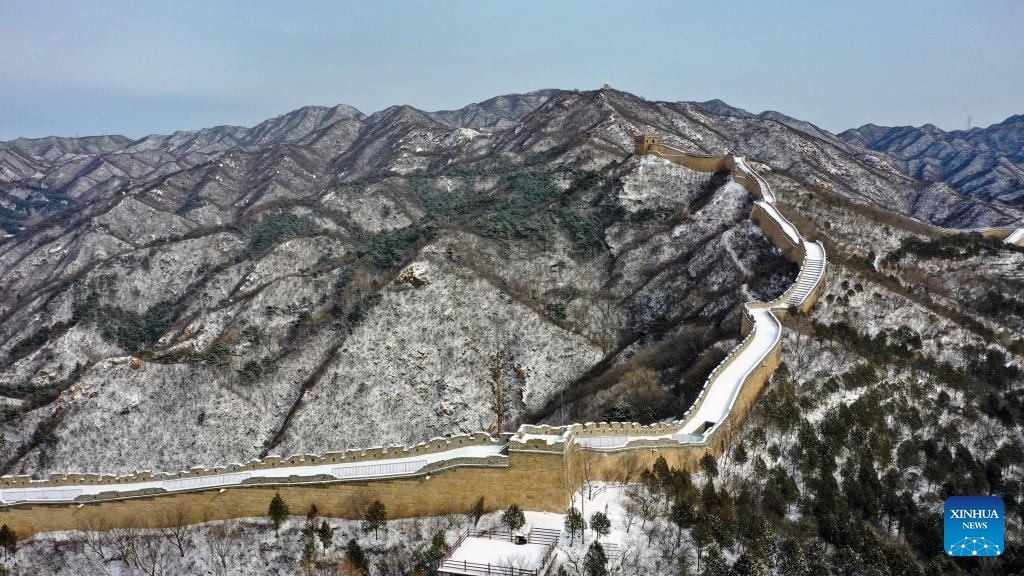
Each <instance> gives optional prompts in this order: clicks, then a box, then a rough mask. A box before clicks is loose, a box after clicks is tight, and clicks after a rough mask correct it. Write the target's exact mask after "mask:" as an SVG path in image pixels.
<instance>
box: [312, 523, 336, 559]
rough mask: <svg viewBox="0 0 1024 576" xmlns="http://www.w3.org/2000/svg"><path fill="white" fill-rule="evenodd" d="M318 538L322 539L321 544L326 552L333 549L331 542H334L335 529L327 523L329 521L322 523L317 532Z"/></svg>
mask: <svg viewBox="0 0 1024 576" xmlns="http://www.w3.org/2000/svg"><path fill="white" fill-rule="evenodd" d="M316 536H317V538H319V539H320V544H322V545H323V547H324V551H325V552H326V551H327V549H328V548H330V547H331V542H332V541H333V540H334V528H331V525H330V524H328V523H327V520H324V521H322V522H320V527H319V528H317V530H316Z"/></svg>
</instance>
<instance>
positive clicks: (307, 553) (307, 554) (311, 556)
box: [302, 536, 316, 566]
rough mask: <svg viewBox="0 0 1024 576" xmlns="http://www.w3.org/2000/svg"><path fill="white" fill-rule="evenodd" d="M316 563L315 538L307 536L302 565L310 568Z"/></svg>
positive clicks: (303, 547) (303, 546)
mask: <svg viewBox="0 0 1024 576" xmlns="http://www.w3.org/2000/svg"><path fill="white" fill-rule="evenodd" d="M315 561H316V544H314V543H313V538H312V537H309V536H307V537H306V539H305V542H304V543H303V545H302V563H303V564H305V565H306V566H310V565H312V564H313V562H315Z"/></svg>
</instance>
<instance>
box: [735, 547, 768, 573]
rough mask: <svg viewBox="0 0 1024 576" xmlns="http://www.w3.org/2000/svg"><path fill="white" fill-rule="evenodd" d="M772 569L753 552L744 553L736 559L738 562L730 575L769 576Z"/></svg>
mask: <svg viewBox="0 0 1024 576" xmlns="http://www.w3.org/2000/svg"><path fill="white" fill-rule="evenodd" d="M769 574H771V570H769V569H768V566H766V565H765V564H764V562H762V561H761V559H760V558H757V557H756V556H753V555H751V554H747V553H745V552H744V553H743V554H740V557H739V558H737V559H736V563H735V564H733V565H732V569H731V570H729V576H769Z"/></svg>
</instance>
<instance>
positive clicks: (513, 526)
mask: <svg viewBox="0 0 1024 576" xmlns="http://www.w3.org/2000/svg"><path fill="white" fill-rule="evenodd" d="M501 524H502V525H503V526H505V527H506V528H508V531H509V532H515V531H516V530H519V529H520V528H522V527H523V524H526V516H524V515H523V511H522V510H520V509H519V506H518V505H516V504H513V505H511V506H509V507H508V510H505V512H503V513H502V515H501Z"/></svg>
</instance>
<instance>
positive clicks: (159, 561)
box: [136, 534, 168, 576]
mask: <svg viewBox="0 0 1024 576" xmlns="http://www.w3.org/2000/svg"><path fill="white" fill-rule="evenodd" d="M137 542H138V544H137V547H136V550H137V554H136V561H137V562H138V563H139V564H138V566H139V569H140V570H142V572H143V573H145V574H148V575H149V576H162V575H163V574H165V573H166V572H167V568H168V565H167V564H168V558H167V551H166V550H164V547H163V541H162V540H161V538H160V536H159V535H156V534H154V535H150V536H142V537H140V538H139V539H138V540H137Z"/></svg>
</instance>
